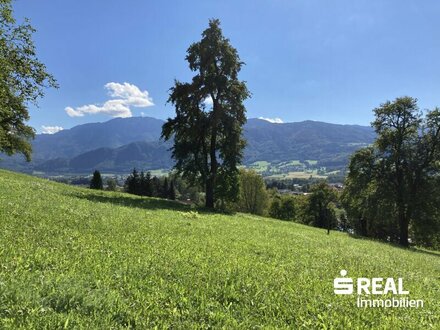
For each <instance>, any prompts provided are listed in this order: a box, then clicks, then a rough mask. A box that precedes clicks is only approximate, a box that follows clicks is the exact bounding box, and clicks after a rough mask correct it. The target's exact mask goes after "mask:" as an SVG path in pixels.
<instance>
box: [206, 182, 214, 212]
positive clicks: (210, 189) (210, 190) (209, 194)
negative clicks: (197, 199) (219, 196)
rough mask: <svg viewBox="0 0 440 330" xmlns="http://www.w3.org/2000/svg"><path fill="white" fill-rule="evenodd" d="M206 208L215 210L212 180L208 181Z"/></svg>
mask: <svg viewBox="0 0 440 330" xmlns="http://www.w3.org/2000/svg"><path fill="white" fill-rule="evenodd" d="M205 206H206V207H207V208H210V209H213V208H214V187H213V185H212V180H211V178H210V179H208V181H207V182H206V200H205Z"/></svg>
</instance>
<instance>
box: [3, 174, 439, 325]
mask: <svg viewBox="0 0 440 330" xmlns="http://www.w3.org/2000/svg"><path fill="white" fill-rule="evenodd" d="M0 263H1V264H0V328H2V329H4V328H5V329H19V328H23V329H43V328H47V329H59V328H64V329H78V328H79V329H118V328H139V329H147V328H154V327H157V328H160V329H162V328H174V329H179V328H181V329H189V328H200V329H203V328H222V327H223V328H227V329H233V328H242V329H252V328H254V329H261V328H269V329H272V328H286V329H287V328H296V329H298V328H307V329H308V328H318V329H370V328H376V329H439V328H440V304H439V301H440V254H439V253H437V252H430V251H422V250H404V249H400V248H397V247H393V246H390V245H387V244H382V243H376V242H372V241H369V240H362V239H355V238H352V237H350V236H348V235H346V234H343V233H336V232H332V233H331V235H329V236H327V235H326V233H325V231H324V230H319V229H315V228H311V227H306V226H302V225H299V224H295V223H289V222H283V221H276V220H271V219H267V218H261V217H256V216H251V215H244V214H236V215H222V214H214V213H207V212H203V211H201V210H199V211H195V210H191V209H189V208H188V207H185V206H182V205H180V204H177V203H174V202H171V201H163V200H158V199H151V198H150V199H147V198H140V197H134V196H129V195H126V194H122V193H111V192H96V191H91V190H88V189H82V188H76V187H70V186H66V185H63V184H59V183H54V182H49V181H46V180H42V179H37V178H33V177H29V176H25V175H21V174H15V173H12V172H7V171H0ZM341 269H346V270H348V276H350V277H369V278H371V277H395V278H397V277H403V278H404V281H405V282H404V284H405V285H404V286H405V289H406V290H409V291H410V295H409V296H410V298H412V299H423V300H424V308H419V309H415V308H358V307H356V306H355V301H356V296H355V295H348V296H337V295H335V294H334V293H333V279H334V278H335V277H339V272H340V270H341Z"/></svg>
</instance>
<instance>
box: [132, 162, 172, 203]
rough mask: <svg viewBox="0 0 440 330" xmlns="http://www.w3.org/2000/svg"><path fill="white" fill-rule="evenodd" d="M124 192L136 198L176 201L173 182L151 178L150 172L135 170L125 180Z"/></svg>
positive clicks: (166, 178)
mask: <svg viewBox="0 0 440 330" xmlns="http://www.w3.org/2000/svg"><path fill="white" fill-rule="evenodd" d="M124 191H125V192H127V193H129V194H134V195H138V196H148V197H160V198H166V199H171V200H175V199H176V190H175V187H174V180H172V179H171V180H169V179H168V177H163V178H158V177H156V176H153V177H152V176H151V173H150V172H146V173H145V172H144V171H141V172H138V171H137V170H136V169H133V172H132V173H131V174H130V175H129V176H128V177H127V179H126V180H125V184H124Z"/></svg>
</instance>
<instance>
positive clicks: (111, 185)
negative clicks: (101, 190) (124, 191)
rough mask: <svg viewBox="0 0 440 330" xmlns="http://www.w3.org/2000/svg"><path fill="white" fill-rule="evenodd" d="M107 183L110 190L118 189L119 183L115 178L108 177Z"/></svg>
mask: <svg viewBox="0 0 440 330" xmlns="http://www.w3.org/2000/svg"><path fill="white" fill-rule="evenodd" d="M106 183H107V188H106V189H107V190H108V191H116V190H117V187H118V184H117V182H116V180H115V178H108V179H107V180H106Z"/></svg>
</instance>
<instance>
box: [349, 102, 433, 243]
mask: <svg viewBox="0 0 440 330" xmlns="http://www.w3.org/2000/svg"><path fill="white" fill-rule="evenodd" d="M374 113H375V116H376V119H375V121H374V122H373V123H372V124H373V127H374V128H375V131H376V133H377V140H376V141H375V144H374V146H373V147H371V148H369V150H366V149H364V150H360V151H358V152H357V153H356V154H355V155H354V156H353V157H352V159H351V162H350V173H349V175H348V178H347V181H346V184H347V189H346V192H344V196H343V201H344V204H345V205H344V206H345V207H346V208H347V211H348V214H349V215H350V214H351V215H353V214H357V215H360V214H363V215H364V216H367V217H368V218H369V223H370V226H369V230H363V231H362V233H363V234H365V233H367V235H369V236H370V235H371V234H372V235H373V236H376V237H379V238H385V239H387V240H396V241H398V242H399V244H400V245H402V246H408V245H409V234H410V229H411V228H412V230H413V232H415V233H416V234H417V237H419V238H423V237H424V236H425V238H426V237H428V236H429V235H423V232H424V231H426V230H428V231H429V230H431V231H433V230H435V229H436V228H439V222H440V221H439V213H440V207H439V206H438V200H437V199H436V198H437V197H436V196H437V193H436V192H438V177H439V175H440V109H438V108H435V109H434V110H432V111H428V112H427V113H426V115H425V116H423V114H422V113H421V112H420V110H419V108H418V106H417V100H416V99H414V98H411V97H400V98H397V99H395V100H394V101H393V102H390V101H388V102H385V103H384V104H382V105H381V106H380V107H378V108H376V109H374ZM365 187H367V188H368V189H367V190H365V189H364V188H365ZM361 191H362V193H361V194H358V193H359V192H361ZM386 218H388V219H389V220H388V221H386V222H384V219H386ZM365 219H366V217H364V220H365ZM378 227H381V228H379V229H378ZM428 228H429V229H428ZM436 230H439V229H436ZM381 232H383V233H384V234H385V235H383V234H381ZM438 234H439V233H438V232H437V235H438ZM382 236H385V237H382Z"/></svg>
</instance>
